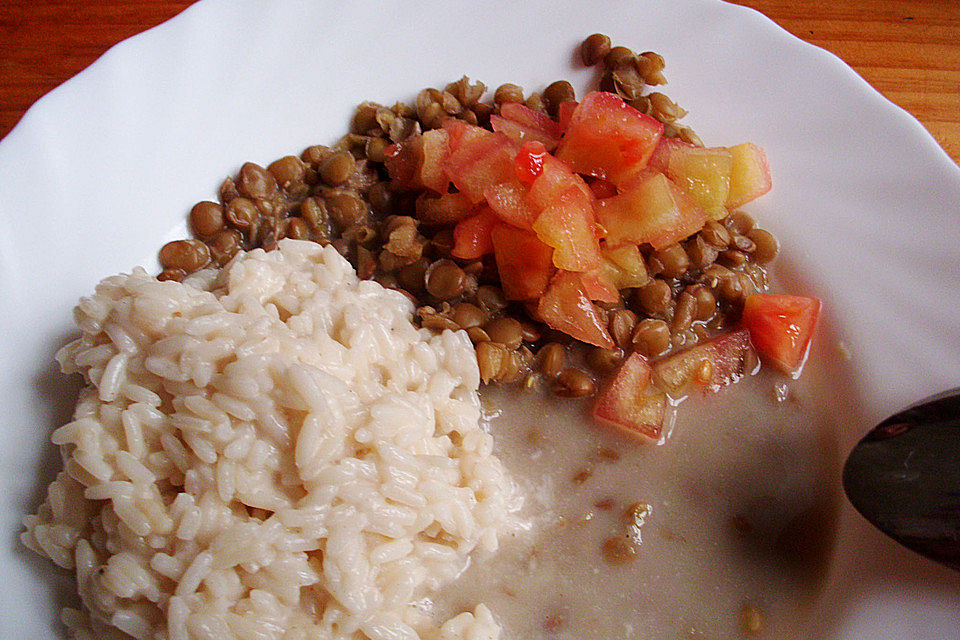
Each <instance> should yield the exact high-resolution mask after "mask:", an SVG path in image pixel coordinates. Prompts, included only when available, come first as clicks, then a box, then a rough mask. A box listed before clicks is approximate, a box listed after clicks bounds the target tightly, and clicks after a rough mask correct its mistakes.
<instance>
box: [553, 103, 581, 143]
mask: <svg viewBox="0 0 960 640" xmlns="http://www.w3.org/2000/svg"><path fill="white" fill-rule="evenodd" d="M578 104H580V103H579V102H573V101H570V102H561V103H560V105H559V106H558V107H557V122H558V125H559V129H560V135H563V134H565V133H566V132H567V128H568V127H569V126H570V119H571V118H572V117H573V112H574V111H576V110H577V105H578Z"/></svg>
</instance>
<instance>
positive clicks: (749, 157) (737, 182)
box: [726, 142, 773, 209]
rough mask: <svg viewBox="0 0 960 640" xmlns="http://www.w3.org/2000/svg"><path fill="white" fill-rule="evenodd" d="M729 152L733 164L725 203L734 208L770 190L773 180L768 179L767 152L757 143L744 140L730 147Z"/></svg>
mask: <svg viewBox="0 0 960 640" xmlns="http://www.w3.org/2000/svg"><path fill="white" fill-rule="evenodd" d="M730 153H731V154H732V156H733V166H732V169H731V173H730V193H729V194H728V195H727V203H726V204H727V208H728V209H736V208H737V207H740V206H743V205H745V204H747V203H748V202H750V201H752V200H756V199H757V198H759V197H760V196H762V195H763V194H765V193H767V192H768V191H770V188H771V187H772V186H773V181H772V180H771V179H770V163H769V162H768V161H767V154H766V153H764V152H763V149H761V148H760V147H758V146H757V145H755V144H753V143H752V142H744V143H743V144H738V145H737V146H735V147H730Z"/></svg>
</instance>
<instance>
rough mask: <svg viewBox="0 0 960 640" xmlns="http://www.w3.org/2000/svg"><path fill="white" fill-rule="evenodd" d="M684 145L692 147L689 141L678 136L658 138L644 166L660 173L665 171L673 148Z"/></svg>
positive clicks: (680, 147)
mask: <svg viewBox="0 0 960 640" xmlns="http://www.w3.org/2000/svg"><path fill="white" fill-rule="evenodd" d="M684 147H693V145H692V144H690V143H689V142H684V141H683V140H681V139H680V138H660V142H658V143H657V146H656V147H654V149H653V155H651V156H650V162H649V163H647V166H646V168H647V169H653V170H654V171H659V172H660V173H666V172H667V165H668V164H669V163H670V156H671V155H672V154H673V150H674V149H682V148H684Z"/></svg>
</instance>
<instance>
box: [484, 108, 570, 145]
mask: <svg viewBox="0 0 960 640" xmlns="http://www.w3.org/2000/svg"><path fill="white" fill-rule="evenodd" d="M490 126H491V128H492V129H493V130H494V131H497V132H499V133H503V134H504V135H506V136H507V137H508V138H510V139H511V140H513V141H514V142H516V143H517V144H522V143H526V142H531V141H537V142H539V143H541V144H542V145H543V146H544V147H545V148H546V149H547V151H553V150H554V149H556V148H557V145H558V144H560V125H559V124H558V123H557V122H556V121H554V120H552V119H550V117H549V116H547V115H544V114H542V113H538V112H536V111H534V110H533V109H531V108H529V107H527V106H525V105H522V104H520V103H518V102H507V103H505V104H503V105H501V107H500V115H493V116H490Z"/></svg>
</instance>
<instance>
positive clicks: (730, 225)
mask: <svg viewBox="0 0 960 640" xmlns="http://www.w3.org/2000/svg"><path fill="white" fill-rule="evenodd" d="M723 224H724V225H725V226H726V227H727V229H729V230H730V231H731V232H733V233H740V234H744V233H750V230H751V229H753V228H754V227H755V226H757V223H756V221H755V220H754V219H753V217H752V216H750V214H748V213H744V212H743V211H734V212H733V213H731V214H730V215H728V216H727V217H726V218H724V219H723Z"/></svg>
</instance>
